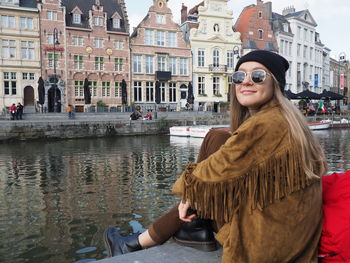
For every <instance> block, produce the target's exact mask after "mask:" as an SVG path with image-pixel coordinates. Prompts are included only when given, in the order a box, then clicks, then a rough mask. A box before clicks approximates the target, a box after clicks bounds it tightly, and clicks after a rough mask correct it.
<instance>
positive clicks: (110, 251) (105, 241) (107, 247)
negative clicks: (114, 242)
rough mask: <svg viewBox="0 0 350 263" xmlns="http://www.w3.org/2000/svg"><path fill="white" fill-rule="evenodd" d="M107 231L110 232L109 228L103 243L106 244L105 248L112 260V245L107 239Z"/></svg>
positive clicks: (104, 235)
mask: <svg viewBox="0 0 350 263" xmlns="http://www.w3.org/2000/svg"><path fill="white" fill-rule="evenodd" d="M107 230H108V228H107V229H106V230H105V232H104V233H103V241H104V243H105V248H106V249H107V252H108V257H109V258H110V257H112V248H111V245H110V244H109V241H108V238H107Z"/></svg>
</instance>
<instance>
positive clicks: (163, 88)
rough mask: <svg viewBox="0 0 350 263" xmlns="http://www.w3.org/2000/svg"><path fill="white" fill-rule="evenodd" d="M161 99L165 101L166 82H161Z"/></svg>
mask: <svg viewBox="0 0 350 263" xmlns="http://www.w3.org/2000/svg"><path fill="white" fill-rule="evenodd" d="M159 88H160V101H161V102H165V82H160V87H159Z"/></svg>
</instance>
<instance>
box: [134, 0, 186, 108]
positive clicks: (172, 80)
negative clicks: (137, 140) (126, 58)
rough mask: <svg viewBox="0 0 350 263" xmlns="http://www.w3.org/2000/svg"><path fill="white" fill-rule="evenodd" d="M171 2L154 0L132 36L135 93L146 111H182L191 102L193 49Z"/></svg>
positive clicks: (135, 100) (137, 100)
mask: <svg viewBox="0 0 350 263" xmlns="http://www.w3.org/2000/svg"><path fill="white" fill-rule="evenodd" d="M167 4H168V1H167V0H153V5H152V6H151V7H150V8H149V11H148V13H147V15H146V17H145V18H144V19H143V20H142V21H141V22H140V24H139V25H138V26H137V28H135V30H134V32H133V33H132V35H131V36H130V49H131V57H132V59H131V86H132V89H131V90H132V91H131V96H132V102H133V103H135V104H137V105H140V107H141V109H142V111H147V110H156V109H159V108H162V109H164V110H180V109H181V108H185V107H186V103H187V97H188V88H189V84H190V82H191V80H192V79H191V74H192V71H191V69H192V58H191V49H190V46H189V44H188V43H186V41H185V40H184V38H183V33H182V31H181V30H180V27H179V25H178V24H176V23H175V22H174V21H173V20H172V12H171V10H170V9H169V8H168V6H167Z"/></svg>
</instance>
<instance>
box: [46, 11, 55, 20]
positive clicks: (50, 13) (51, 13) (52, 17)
mask: <svg viewBox="0 0 350 263" xmlns="http://www.w3.org/2000/svg"><path fill="white" fill-rule="evenodd" d="M47 19H48V20H52V21H56V20H57V12H56V11H47Z"/></svg>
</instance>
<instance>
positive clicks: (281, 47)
mask: <svg viewBox="0 0 350 263" xmlns="http://www.w3.org/2000/svg"><path fill="white" fill-rule="evenodd" d="M280 52H281V54H283V53H284V40H283V39H281V41H280Z"/></svg>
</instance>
